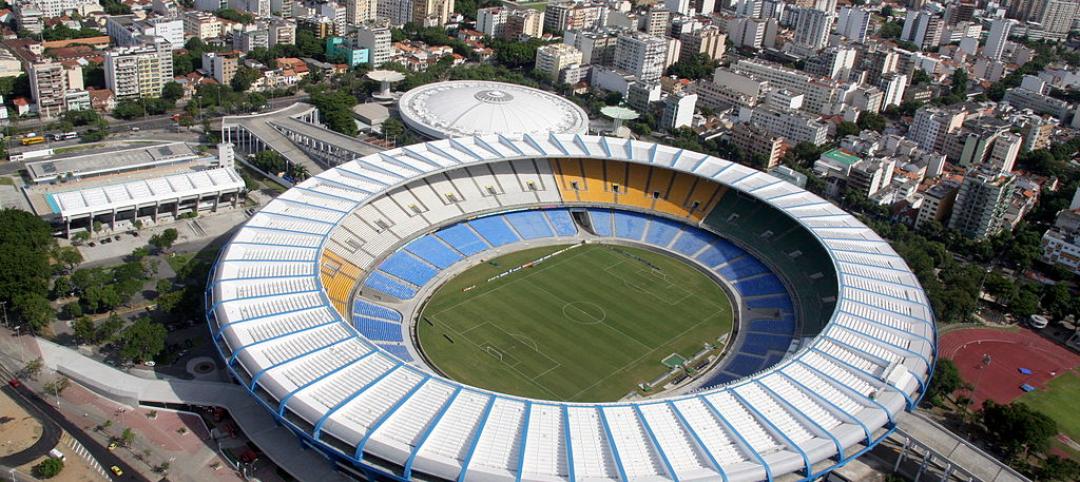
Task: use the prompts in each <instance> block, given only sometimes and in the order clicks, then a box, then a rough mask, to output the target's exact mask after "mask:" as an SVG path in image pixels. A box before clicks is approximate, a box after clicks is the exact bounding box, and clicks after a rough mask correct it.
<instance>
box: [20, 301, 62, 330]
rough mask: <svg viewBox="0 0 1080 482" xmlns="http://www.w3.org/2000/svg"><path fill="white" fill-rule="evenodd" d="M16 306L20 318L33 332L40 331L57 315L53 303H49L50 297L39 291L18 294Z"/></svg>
mask: <svg viewBox="0 0 1080 482" xmlns="http://www.w3.org/2000/svg"><path fill="white" fill-rule="evenodd" d="M14 308H15V312H16V313H18V316H19V318H20V319H21V320H22V321H23V323H26V324H27V326H29V328H30V330H31V331H33V332H39V331H40V330H41V329H42V328H45V326H46V325H48V323H49V321H51V320H52V319H53V317H54V316H55V315H56V312H54V311H53V308H52V305H51V304H50V303H49V299H48V298H46V297H45V295H42V294H39V293H26V294H23V295H20V296H17V297H16V298H15V303H14Z"/></svg>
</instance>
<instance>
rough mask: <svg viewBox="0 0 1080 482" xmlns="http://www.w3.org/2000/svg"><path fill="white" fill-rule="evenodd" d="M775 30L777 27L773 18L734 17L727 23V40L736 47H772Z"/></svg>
mask: <svg viewBox="0 0 1080 482" xmlns="http://www.w3.org/2000/svg"><path fill="white" fill-rule="evenodd" d="M777 30H779V25H778V24H777V22H776V19H775V18H770V19H761V18H745V17H735V18H732V19H728V21H727V32H728V38H729V39H731V43H732V44H734V45H735V46H736V47H748V48H752V49H760V48H762V47H772V46H773V45H774V44H775V42H776V32H777Z"/></svg>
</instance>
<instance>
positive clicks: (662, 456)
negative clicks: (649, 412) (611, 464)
mask: <svg viewBox="0 0 1080 482" xmlns="http://www.w3.org/2000/svg"><path fill="white" fill-rule="evenodd" d="M634 413H635V414H637V418H638V421H640V422H641V426H642V427H644V428H645V433H646V434H648V435H649V440H650V441H652V444H653V448H655V449H656V453H657V454H659V455H660V461H662V462H663V463H664V470H666V471H667V473H668V475H669V476H670V477H671V480H674V481H675V482H679V474H677V473H675V467H673V466H672V465H671V460H668V456H667V454H666V453H664V448H663V447H661V446H660V441H659V440H657V438H656V434H655V433H653V431H652V427H650V426H649V421H648V420H645V414H644V413H642V412H641V407H640V406H638V405H637V404H634Z"/></svg>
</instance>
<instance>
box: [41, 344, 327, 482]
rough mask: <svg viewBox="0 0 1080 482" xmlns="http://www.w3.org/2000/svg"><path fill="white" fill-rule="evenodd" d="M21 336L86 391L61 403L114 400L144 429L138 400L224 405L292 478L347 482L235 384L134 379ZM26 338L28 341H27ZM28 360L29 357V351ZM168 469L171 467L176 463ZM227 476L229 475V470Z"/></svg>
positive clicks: (123, 416) (87, 423) (125, 417)
mask: <svg viewBox="0 0 1080 482" xmlns="http://www.w3.org/2000/svg"><path fill="white" fill-rule="evenodd" d="M23 338H24V345H26V346H28V347H29V345H30V344H31V343H32V344H33V345H34V346H33V347H32V348H33V351H34V352H40V354H41V355H40V356H41V357H42V359H43V361H44V364H45V368H46V369H47V370H55V371H56V372H58V373H61V374H63V375H66V376H68V377H69V378H71V379H72V381H75V382H77V383H78V384H80V385H82V386H83V387H85V388H86V389H87V390H88V391H86V390H79V389H78V387H75V386H74V385H73V387H72V388H73V389H74V390H73V389H69V390H72V393H71V394H70V395H69V394H68V392H64V397H62V398H63V399H65V400H66V399H68V398H72V399H73V400H72V402H76V400H75V399H74V397H75V396H79V397H80V399H79V400H78V402H79V403H82V404H92V405H97V406H98V408H99V410H102V409H105V410H107V407H110V406H115V404H114V403H113V402H116V403H119V404H123V405H127V406H128V408H127V409H126V410H123V411H121V412H119V413H117V414H116V416H117V417H118V418H119V420H120V421H122V422H123V423H125V424H131V425H128V426H142V425H143V424H142V423H141V422H146V421H148V419H147V417H146V412H148V411H149V409H146V408H137V409H134V410H133V409H131V408H130V407H137V406H138V404H139V403H141V402H157V403H183V404H192V405H208V406H218V407H223V408H225V409H227V410H228V411H229V414H230V415H231V416H232V419H233V421H235V423H236V425H237V426H238V427H239V428H240V430H241V431H242V432H243V433H244V435H246V436H247V437H248V438H249V439H251V441H252V442H254V443H255V445H257V446H258V447H259V449H260V450H262V451H263V453H264V454H266V456H267V457H269V458H270V459H271V460H272V461H273V462H274V463H275V464H277V465H278V466H279V467H281V468H282V469H284V470H285V471H287V472H288V473H289V474H290V475H292V476H293V477H295V478H296V479H299V480H318V481H320V482H337V481H341V482H345V481H347V480H348V479H346V478H345V477H344V476H342V475H340V474H338V473H337V471H336V470H335V469H334V467H333V466H332V465H331V464H330V463H328V462H327V460H326V459H325V458H323V457H322V456H321V455H319V454H318V453H317V452H315V451H313V450H309V449H306V448H305V447H304V446H302V445H301V444H300V441H299V440H298V439H297V437H296V436H294V435H293V434H292V433H291V432H290V431H289V430H288V429H285V428H284V427H281V426H278V425H277V424H276V423H275V422H274V419H273V418H272V417H271V416H270V414H269V413H268V412H267V411H266V410H265V409H264V408H263V407H262V406H261V405H258V403H257V402H255V400H254V399H253V398H251V396H250V395H248V393H247V391H245V390H244V389H243V388H242V387H240V386H238V385H235V384H231V383H221V382H210V381H189V380H177V379H159V380H148V379H143V378H138V377H135V376H133V375H130V374H128V373H126V372H123V371H120V370H117V369H115V368H113V367H110V366H108V365H105V364H103V363H100V362H97V361H95V360H93V359H90V358H88V357H86V356H83V355H82V354H80V353H78V352H76V351H74V350H71V349H69V348H66V347H63V346H59V345H56V344H54V343H52V342H49V341H47V340H42V339H39V338H30V337H25V336H24V337H23ZM27 339H29V340H31V341H29V342H27V341H26V340H27ZM28 351H30V350H28ZM27 356H28V357H32V356H31V354H30V353H28V354H27ZM33 356H36V355H33ZM26 359H30V358H26ZM90 392H93V393H90ZM95 394H97V395H102V396H104V397H106V398H107V399H105V398H101V397H99V396H97V395H95ZM83 397H86V398H83ZM160 412H161V411H159V413H160ZM106 413H108V412H107V411H106ZM116 423H117V422H114V424H116ZM80 424H81V425H83V426H84V427H87V428H89V429H93V427H94V426H96V424H97V423H96V422H92V421H91V420H90V417H89V416H87V417H86V420H83V421H80ZM117 426H120V425H119V424H118V425H117ZM139 430H146V428H145V427H142V428H139ZM159 432H160V433H157V434H156V435H154V434H153V431H148V432H145V433H146V434H147V435H150V436H153V437H155V440H156V437H162V436H165V435H167V432H164V431H159ZM174 432H175V431H174ZM188 437H189V440H190V439H193V437H192V436H191V434H189V435H188ZM204 445H205V444H204ZM172 465H173V466H174V467H175V466H176V465H179V464H172ZM228 472H229V473H231V471H228ZM221 480H225V479H221Z"/></svg>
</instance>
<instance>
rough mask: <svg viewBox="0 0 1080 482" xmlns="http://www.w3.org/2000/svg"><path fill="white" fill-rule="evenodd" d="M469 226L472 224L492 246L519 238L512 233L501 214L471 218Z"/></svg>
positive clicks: (508, 242) (501, 244)
mask: <svg viewBox="0 0 1080 482" xmlns="http://www.w3.org/2000/svg"><path fill="white" fill-rule="evenodd" d="M469 226H472V228H473V229H475V230H476V232H477V233H480V236H483V237H484V239H486V240H487V241H488V243H490V244H491V245H492V246H503V245H506V244H510V243H513V242H516V241H519V240H520V239H521V238H518V236H517V235H516V234H514V231H512V230H511V229H510V226H509V225H507V224H506V220H504V219H503V217H502V216H488V217H486V218H478V219H473V220H472V221H469Z"/></svg>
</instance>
